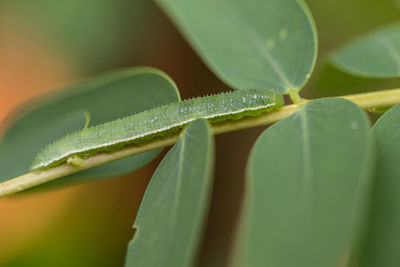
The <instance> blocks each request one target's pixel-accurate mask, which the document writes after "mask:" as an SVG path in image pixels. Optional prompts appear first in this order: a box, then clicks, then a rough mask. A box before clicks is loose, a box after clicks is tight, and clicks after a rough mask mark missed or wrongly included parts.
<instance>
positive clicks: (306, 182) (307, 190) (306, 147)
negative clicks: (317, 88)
mask: <svg viewBox="0 0 400 267" xmlns="http://www.w3.org/2000/svg"><path fill="white" fill-rule="evenodd" d="M305 105H306V104H304V105H303V106H302V107H301V108H300V119H301V139H302V145H303V146H302V148H303V152H304V157H303V166H304V168H303V176H304V179H303V189H304V198H305V199H306V200H307V202H306V203H304V204H309V205H311V203H312V201H311V198H310V197H311V196H312V194H311V186H312V182H313V180H314V179H313V172H312V168H311V152H310V142H309V137H310V135H309V131H308V119H307V115H306V111H305ZM309 205H306V206H309Z"/></svg>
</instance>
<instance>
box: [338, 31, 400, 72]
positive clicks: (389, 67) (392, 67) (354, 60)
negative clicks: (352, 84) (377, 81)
mask: <svg viewBox="0 0 400 267" xmlns="http://www.w3.org/2000/svg"><path fill="white" fill-rule="evenodd" d="M331 61H332V63H333V64H334V65H335V66H336V67H338V68H340V69H342V70H343V71H346V72H349V73H351V74H353V75H358V76H365V77H375V78H392V77H400V24H395V25H390V26H386V27H385V28H382V29H380V30H378V31H375V32H373V33H370V34H368V35H366V36H363V37H361V38H359V39H357V40H355V41H353V42H351V43H349V44H348V45H346V46H344V47H343V48H341V49H339V50H338V51H336V52H335V53H334V54H333V55H332V57H331Z"/></svg>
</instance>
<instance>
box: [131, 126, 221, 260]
mask: <svg viewBox="0 0 400 267" xmlns="http://www.w3.org/2000/svg"><path fill="white" fill-rule="evenodd" d="M213 150H214V144H213V139H212V137H211V133H210V127H209V125H208V123H207V122H206V121H204V120H196V121H194V122H193V123H191V124H190V125H189V126H188V128H187V129H186V130H185V131H184V133H183V134H181V137H180V138H179V141H178V143H176V145H175V146H174V147H173V148H172V149H171V150H170V151H169V152H168V154H167V155H166V156H165V158H164V159H163V160H162V161H161V163H160V165H159V166H158V168H157V170H156V172H155V173H154V175H153V177H152V178H151V181H150V184H149V186H148V188H147V190H146V193H145V195H144V198H143V201H142V204H141V205H140V209H139V212H138V215H137V218H136V221H135V229H136V231H135V236H134V237H133V239H132V240H131V242H130V244H129V248H128V253H127V258H126V264H125V266H135V267H141V266H145V267H150V266H157V267H158V266H164V267H168V266H171V267H179V266H192V264H193V263H194V260H195V258H196V256H197V252H198V249H199V245H200V242H201V237H202V230H203V229H204V224H205V221H206V217H207V213H208V204H209V201H210V197H211V187H212V173H213V171H212V170H213V158H214V155H213V152H214V151H213Z"/></svg>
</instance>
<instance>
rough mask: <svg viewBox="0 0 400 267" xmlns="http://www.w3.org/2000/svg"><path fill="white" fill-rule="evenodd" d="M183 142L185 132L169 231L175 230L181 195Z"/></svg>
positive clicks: (184, 136)
mask: <svg viewBox="0 0 400 267" xmlns="http://www.w3.org/2000/svg"><path fill="white" fill-rule="evenodd" d="M185 143H186V133H184V134H183V135H182V143H181V144H182V145H181V148H180V153H179V164H178V175H177V180H176V187H177V191H176V192H175V195H174V200H173V210H172V212H171V214H172V216H171V219H170V225H169V227H168V228H170V229H173V230H172V231H171V232H173V231H175V229H176V227H175V226H176V221H177V217H178V208H177V206H178V203H179V198H180V196H181V184H182V176H183V175H182V170H183V160H182V159H184V157H185Z"/></svg>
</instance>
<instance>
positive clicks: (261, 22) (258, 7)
mask: <svg viewBox="0 0 400 267" xmlns="http://www.w3.org/2000/svg"><path fill="white" fill-rule="evenodd" d="M157 2H158V3H159V4H160V5H161V7H163V8H164V10H165V11H166V12H167V13H168V14H169V15H170V16H171V18H172V19H173V20H174V21H175V23H176V25H177V26H178V27H179V28H180V29H181V30H182V32H183V34H184V35H185V37H186V39H187V40H188V41H190V43H191V44H192V46H193V47H194V48H195V50H196V51H197V53H198V54H199V55H200V56H201V58H202V59H203V60H204V61H205V62H206V63H207V64H208V66H209V67H210V68H211V69H212V70H213V71H214V72H215V74H217V75H218V76H219V77H220V78H221V79H222V80H223V81H225V82H226V83H228V84H229V85H231V86H233V87H234V88H238V89H247V88H272V89H274V90H276V91H278V92H280V93H287V92H289V91H292V90H296V91H298V90H300V89H301V88H302V86H303V85H304V83H305V82H306V80H307V79H308V78H309V76H310V73H311V71H312V69H313V67H314V63H315V58H316V51H317V49H316V48H317V39H316V35H317V34H316V29H315V26H314V22H313V19H312V17H311V14H310V12H309V10H308V8H307V7H306V4H305V3H304V2H303V1H301V0H299V1H293V0H269V1H258V0H257V1H256V0H249V1H231V0H219V1H215V0H203V1H187V0H157Z"/></svg>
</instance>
